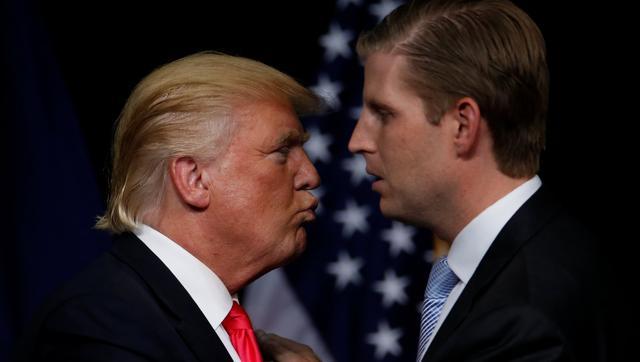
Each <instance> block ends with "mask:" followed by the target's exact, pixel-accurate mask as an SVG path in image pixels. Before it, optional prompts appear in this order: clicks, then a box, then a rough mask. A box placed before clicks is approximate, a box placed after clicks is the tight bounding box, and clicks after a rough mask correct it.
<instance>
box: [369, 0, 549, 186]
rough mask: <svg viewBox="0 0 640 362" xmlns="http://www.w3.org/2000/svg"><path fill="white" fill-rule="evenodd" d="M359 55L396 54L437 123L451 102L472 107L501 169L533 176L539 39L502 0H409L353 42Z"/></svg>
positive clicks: (543, 81)
mask: <svg viewBox="0 0 640 362" xmlns="http://www.w3.org/2000/svg"><path fill="white" fill-rule="evenodd" d="M357 50H358V53H359V55H360V56H361V57H363V58H366V56H367V55H368V54H370V53H373V52H386V53H393V54H400V55H403V56H405V57H406V58H407V64H408V66H409V69H408V71H406V72H405V74H404V77H405V81H406V83H407V84H408V85H409V86H410V87H411V88H412V89H413V90H414V91H415V92H416V94H418V95H419V96H420V97H421V99H422V100H423V102H424V104H425V108H426V110H425V113H426V115H427V118H428V119H429V121H430V122H432V123H434V124H437V123H439V121H440V119H441V118H442V115H443V114H444V112H445V111H446V110H448V109H450V107H452V106H453V105H454V103H455V101H457V100H458V99H460V98H462V97H471V98H473V99H474V100H475V101H476V102H478V104H479V106H480V110H481V112H482V115H483V116H484V118H485V119H486V120H487V123H488V125H489V129H490V132H491V136H492V139H493V153H494V156H495V157H496V160H497V163H498V166H499V167H500V170H501V172H503V173H504V174H506V175H509V176H511V177H525V176H532V175H534V174H535V173H536V172H537V171H538V168H539V158H540V153H541V152H542V150H543V148H544V143H545V123H546V116H547V108H548V94H549V85H548V83H549V80H548V78H549V75H548V69H547V62H546V50H545V44H544V39H543V37H542V33H541V32H540V29H538V27H537V26H536V24H535V23H534V22H533V20H531V18H530V17H529V16H528V15H527V14H526V13H525V12H524V11H522V10H520V9H519V8H518V7H516V6H515V5H513V4H512V3H511V2H509V1H506V0H479V1H478V0H432V1H429V2H426V3H425V2H421V1H413V2H411V3H409V4H406V5H403V6H401V7H399V8H398V9H396V10H395V11H394V12H392V13H391V14H389V16H387V17H386V18H385V19H384V20H383V21H382V22H381V23H380V24H378V25H377V26H376V27H375V28H374V29H372V30H371V31H369V32H367V33H364V34H362V35H361V36H360V38H359V39H358V44H357Z"/></svg>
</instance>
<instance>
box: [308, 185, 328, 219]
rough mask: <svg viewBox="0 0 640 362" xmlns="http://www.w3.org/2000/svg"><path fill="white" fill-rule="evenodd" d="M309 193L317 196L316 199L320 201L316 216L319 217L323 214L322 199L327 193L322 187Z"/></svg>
mask: <svg viewBox="0 0 640 362" xmlns="http://www.w3.org/2000/svg"><path fill="white" fill-rule="evenodd" d="M309 192H311V194H312V195H313V196H315V198H316V199H318V207H316V214H318V215H319V214H321V213H322V197H323V196H324V195H325V194H326V191H325V190H324V187H322V186H320V187H318V188H315V189H313V190H309Z"/></svg>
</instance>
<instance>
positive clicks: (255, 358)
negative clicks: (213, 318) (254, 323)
mask: <svg viewBox="0 0 640 362" xmlns="http://www.w3.org/2000/svg"><path fill="white" fill-rule="evenodd" d="M222 326H223V327H224V329H225V330H226V331H227V334H229V338H231V344H233V347H234V348H235V349H236V352H238V355H239V356H240V360H241V361H242V362H262V355H261V354H260V349H259V348H258V342H257V341H256V336H255V335H254V334H253V327H251V321H250V320H249V316H248V315H247V312H245V311H244V309H243V308H242V307H241V306H240V304H238V303H237V302H233V305H232V306H231V311H230V312H229V314H228V315H227V317H226V318H225V319H224V320H223V321H222Z"/></svg>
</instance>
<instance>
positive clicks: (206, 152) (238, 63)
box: [96, 52, 320, 233]
mask: <svg viewBox="0 0 640 362" xmlns="http://www.w3.org/2000/svg"><path fill="white" fill-rule="evenodd" d="M265 99H267V100H277V101H285V102H289V103H290V104H291V105H292V106H293V107H294V109H295V110H296V111H297V112H298V113H308V112H314V111H315V110H316V109H317V108H318V107H319V106H320V103H319V99H318V98H317V97H316V96H315V95H314V94H313V93H312V92H311V91H309V90H308V89H306V88H304V87H303V86H301V85H300V84H298V83H297V82H296V81H295V80H293V79H292V78H291V77H289V76H287V75H285V74H283V73H281V72H279V71H277V70H276V69H274V68H271V67H269V66H267V65H265V64H262V63H260V62H257V61H254V60H250V59H246V58H241V57H235V56H229V55H224V54H218V53H210V52H205V53H198V54H194V55H190V56H187V57H185V58H182V59H179V60H177V61H174V62H171V63H169V64H166V65H164V66H162V67H160V68H158V69H156V70H155V71H153V72H152V73H151V74H149V75H148V76H147V77H146V78H144V79H143V80H142V81H141V82H140V83H139V84H138V85H137V86H136V88H135V89H134V91H133V92H132V94H131V95H130V97H129V99H128V100H127V103H126V105H125V106H124V109H123V110H122V113H121V114H120V117H119V119H118V125H117V129H116V133H115V137H114V142H113V155H112V156H113V161H112V172H111V180H110V194H109V202H108V207H107V210H106V213H105V214H104V215H103V216H102V217H100V218H99V220H98V222H97V224H96V227H97V228H99V229H106V230H109V231H111V232H113V233H121V232H124V231H131V230H133V228H134V227H135V226H136V224H137V223H138V222H140V221H141V220H142V219H143V216H144V215H145V213H147V212H149V211H151V210H153V209H154V208H156V207H158V206H159V205H160V202H161V200H162V196H163V190H164V185H165V184H166V182H167V177H168V176H167V166H168V161H169V160H170V159H171V158H174V157H181V156H192V157H196V158H199V159H202V160H213V159H215V158H216V157H217V156H219V155H221V154H222V153H223V152H225V150H226V147H227V146H228V144H229V142H230V139H231V137H232V134H233V131H234V126H233V121H232V119H230V118H231V116H230V114H231V110H232V108H233V107H239V106H241V105H242V104H243V103H246V102H251V101H255V100H265Z"/></svg>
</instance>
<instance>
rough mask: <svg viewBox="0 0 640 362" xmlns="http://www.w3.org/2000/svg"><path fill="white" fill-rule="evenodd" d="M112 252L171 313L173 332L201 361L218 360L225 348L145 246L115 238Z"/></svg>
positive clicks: (135, 240)
mask: <svg viewBox="0 0 640 362" xmlns="http://www.w3.org/2000/svg"><path fill="white" fill-rule="evenodd" d="M111 252H112V253H113V254H114V255H115V256H116V257H117V258H118V259H120V260H122V261H123V262H124V263H126V264H128V265H129V266H130V267H131V268H132V269H133V270H134V271H135V272H137V273H138V275H139V276H140V277H141V278H142V279H143V280H144V281H145V282H146V283H147V285H148V286H149V288H150V289H151V290H152V292H153V293H154V294H155V297H156V298H157V299H158V300H159V301H160V303H162V304H163V305H164V306H165V307H166V309H167V310H168V311H169V312H170V314H171V315H172V317H173V318H174V320H175V323H176V324H175V325H176V330H177V332H178V333H179V334H180V336H181V337H182V338H183V340H184V342H185V344H186V345H188V346H189V348H190V349H191V351H192V352H193V354H194V355H195V356H197V358H198V359H199V360H201V361H211V360H213V359H214V357H215V360H219V359H218V358H219V357H220V356H226V359H225V360H226V361H229V362H231V357H230V356H229V355H228V353H227V350H226V348H225V347H224V345H223V344H222V342H221V341H220V339H219V338H218V336H217V334H216V332H215V331H214V330H213V328H212V327H211V325H210V324H209V322H208V321H207V319H206V318H205V316H204V315H203V314H202V312H201V311H200V309H199V308H198V306H197V305H196V303H195V302H194V301H193V299H192V298H191V296H189V293H188V292H187V291H186V290H185V289H184V287H183V286H182V285H181V284H180V282H179V281H178V280H177V279H176V277H175V276H174V275H173V274H172V273H171V271H170V270H169V269H168V268H167V267H166V266H165V265H164V263H162V261H161V260H160V259H159V258H158V257H157V256H156V255H155V254H153V252H152V251H151V250H149V248H147V246H146V245H144V243H143V242H142V241H141V240H140V239H138V238H137V237H136V236H135V235H133V234H131V233H126V234H123V235H120V236H118V237H116V239H115V242H114V247H113V249H112V250H111Z"/></svg>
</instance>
